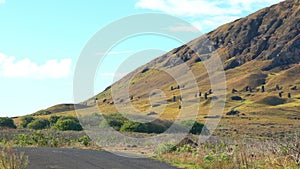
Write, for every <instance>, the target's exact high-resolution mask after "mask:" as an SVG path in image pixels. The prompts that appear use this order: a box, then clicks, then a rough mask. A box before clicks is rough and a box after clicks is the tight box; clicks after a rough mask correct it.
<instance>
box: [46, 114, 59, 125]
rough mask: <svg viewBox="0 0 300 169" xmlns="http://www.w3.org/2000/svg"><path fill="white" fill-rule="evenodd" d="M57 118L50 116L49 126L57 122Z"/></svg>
mask: <svg viewBox="0 0 300 169" xmlns="http://www.w3.org/2000/svg"><path fill="white" fill-rule="evenodd" d="M59 118H60V117H59V116H51V117H50V118H49V122H50V125H51V126H53V125H54V124H55V123H56V122H57V121H58V120H59Z"/></svg>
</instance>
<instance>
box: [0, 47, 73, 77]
mask: <svg viewBox="0 0 300 169" xmlns="http://www.w3.org/2000/svg"><path fill="white" fill-rule="evenodd" d="M71 63H72V60H71V59H63V60H48V61H46V63H44V64H42V65H38V64H36V63H34V62H32V61H31V60H30V59H28V58H25V59H22V60H16V58H15V57H13V56H7V55H5V54H2V53H0V76H2V77H8V78H28V79H46V78H55V79H56V78H64V77H68V76H69V75H70V74H71Z"/></svg>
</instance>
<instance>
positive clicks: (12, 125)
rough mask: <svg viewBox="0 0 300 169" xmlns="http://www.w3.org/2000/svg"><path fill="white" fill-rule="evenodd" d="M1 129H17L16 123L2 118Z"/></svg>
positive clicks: (0, 121)
mask: <svg viewBox="0 0 300 169" xmlns="http://www.w3.org/2000/svg"><path fill="white" fill-rule="evenodd" d="M0 127H7V128H14V129H15V128H17V127H16V125H15V123H14V121H13V120H12V119H11V118H9V117H0Z"/></svg>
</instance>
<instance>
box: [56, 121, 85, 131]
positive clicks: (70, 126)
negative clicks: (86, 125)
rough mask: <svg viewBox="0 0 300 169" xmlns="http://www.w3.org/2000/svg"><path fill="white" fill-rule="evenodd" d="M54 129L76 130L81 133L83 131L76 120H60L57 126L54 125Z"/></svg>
mask: <svg viewBox="0 0 300 169" xmlns="http://www.w3.org/2000/svg"><path fill="white" fill-rule="evenodd" d="M53 128H54V129H58V130H61V131H67V130H74V131H81V130H83V129H82V127H81V125H80V123H79V122H78V121H76V120H74V119H59V120H58V121H57V122H56V123H55V125H53Z"/></svg>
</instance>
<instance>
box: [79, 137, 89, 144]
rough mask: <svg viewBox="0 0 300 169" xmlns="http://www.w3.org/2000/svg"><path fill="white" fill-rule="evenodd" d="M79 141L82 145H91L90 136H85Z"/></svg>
mask: <svg viewBox="0 0 300 169" xmlns="http://www.w3.org/2000/svg"><path fill="white" fill-rule="evenodd" d="M78 141H79V142H80V143H82V144H83V145H84V146H89V145H90V144H91V139H90V138H89V136H83V137H81V138H79V140H78Z"/></svg>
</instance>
